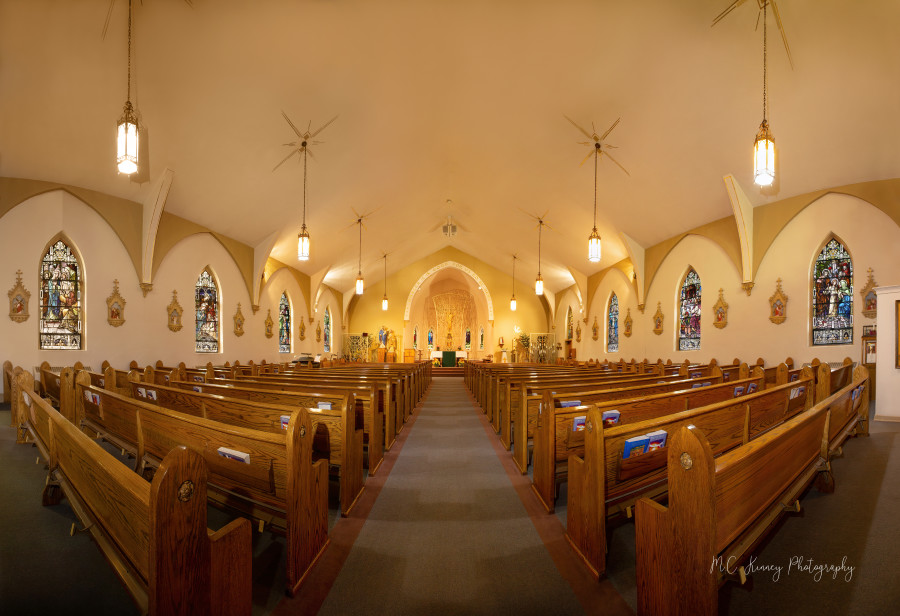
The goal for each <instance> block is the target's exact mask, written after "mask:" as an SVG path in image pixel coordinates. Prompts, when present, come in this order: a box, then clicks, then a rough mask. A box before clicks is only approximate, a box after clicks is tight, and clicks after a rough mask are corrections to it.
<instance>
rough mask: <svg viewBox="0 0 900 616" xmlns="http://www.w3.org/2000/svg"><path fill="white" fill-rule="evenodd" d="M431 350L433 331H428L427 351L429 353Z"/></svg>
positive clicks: (432, 346)
mask: <svg viewBox="0 0 900 616" xmlns="http://www.w3.org/2000/svg"><path fill="white" fill-rule="evenodd" d="M433 348H434V330H433V329H429V330H428V350H429V351H430V350H431V349H433Z"/></svg>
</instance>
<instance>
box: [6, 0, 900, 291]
mask: <svg viewBox="0 0 900 616" xmlns="http://www.w3.org/2000/svg"><path fill="white" fill-rule="evenodd" d="M761 1H762V0H749V1H747V2H743V3H741V4H740V6H738V7H736V8H735V9H734V10H733V11H732V12H731V13H730V14H729V15H728V16H727V17H726V18H724V19H723V20H722V21H721V22H720V23H719V24H717V25H716V26H715V27H711V25H710V24H711V23H712V20H713V19H714V18H715V17H716V16H717V15H718V14H719V13H720V12H722V11H723V10H724V9H725V8H726V7H727V6H728V5H729V3H730V0H690V1H685V0H683V1H680V2H672V1H671V0H648V1H644V2H622V1H621V0H615V1H614V0H590V1H588V0H580V1H579V0H556V1H553V2H549V1H537V0H494V1H490V0H484V1H482V0H454V1H447V0H444V1H441V0H382V1H380V2H365V1H363V0H290V1H289V0H270V1H266V2H252V3H251V2H246V1H245V0H216V1H215V2H213V1H212V0H192V2H190V3H188V2H178V1H175V0H144V1H143V2H135V4H134V48H133V49H134V51H133V61H132V71H133V83H132V96H131V99H132V101H133V102H134V104H135V106H136V108H137V110H138V112H139V113H140V116H141V119H142V122H143V125H144V127H145V129H146V135H147V142H148V145H149V162H148V165H147V167H146V168H145V169H144V174H143V175H144V177H143V178H142V180H143V181H142V182H135V181H131V180H130V179H129V178H127V177H125V176H120V175H117V174H116V170H115V165H114V157H115V153H114V142H113V136H114V135H113V133H114V127H115V122H116V120H117V119H118V118H119V116H120V115H121V112H122V106H123V104H124V101H125V95H126V57H127V54H126V39H127V36H126V31H127V6H128V5H127V1H126V0H114V2H113V3H112V10H111V14H110V23H109V29H108V32H107V35H106V37H105V39H104V38H103V37H101V32H102V29H103V26H104V22H105V20H106V16H107V12H108V10H109V7H110V2H109V0H80V1H78V2H59V1H51V0H28V1H27V2H26V1H24V0H0V176H7V177H23V178H31V179H40V180H49V181H55V182H62V183H66V184H73V185H78V186H84V187H87V188H90V189H93V190H98V191H102V192H105V193H109V194H112V195H116V196H120V197H124V198H128V199H132V200H135V201H138V202H143V201H144V200H145V199H147V198H148V195H150V194H152V192H153V190H154V187H155V184H156V183H157V182H158V181H159V178H160V177H161V175H162V173H163V171H164V170H165V169H171V170H172V171H173V172H174V181H173V183H172V187H171V190H170V192H169V194H168V200H167V202H166V210H167V211H169V212H171V213H173V214H177V215H179V216H182V217H184V218H187V219H189V220H192V221H195V222H197V223H200V224H203V225H206V226H208V227H210V228H212V229H214V230H216V231H219V232H221V233H224V234H226V235H229V236H231V237H234V238H236V239H238V240H240V241H242V242H245V243H247V244H249V245H251V246H258V245H266V239H267V238H270V237H272V236H273V234H274V237H275V238H276V241H275V243H274V248H273V249H272V254H271V256H273V257H274V258H276V259H279V260H280V261H283V262H285V263H287V264H289V265H291V266H294V267H296V268H298V269H300V270H301V271H303V272H305V273H306V274H309V275H311V276H313V275H319V276H322V275H324V276H325V278H324V280H325V282H326V283H327V284H329V285H331V286H333V287H335V288H337V289H339V290H341V291H345V290H348V289H349V288H350V287H351V286H352V284H353V279H354V278H355V277H356V270H357V259H358V241H359V240H358V231H357V228H356V227H355V226H353V222H354V221H355V219H356V214H355V213H354V212H358V213H362V214H365V213H370V212H371V215H370V216H369V217H367V218H366V221H365V225H366V226H365V229H364V231H363V240H362V270H363V274H364V275H365V276H366V279H367V281H370V284H371V282H374V281H377V280H380V279H381V277H382V276H383V267H382V263H381V262H380V258H381V256H382V254H384V253H385V252H387V253H389V257H388V272H389V273H390V272H392V271H395V270H397V269H399V268H400V267H402V266H403V265H406V264H408V263H411V262H413V261H415V260H417V259H420V258H422V257H424V256H425V255H428V254H430V253H431V252H434V251H435V250H437V249H438V248H440V247H442V246H445V245H447V244H452V245H454V246H456V247H457V248H459V249H461V250H463V251H465V252H468V253H470V254H473V255H476V256H478V257H479V258H481V259H482V260H484V261H485V262H487V263H489V264H491V265H494V266H495V267H497V268H499V269H501V270H504V271H508V270H511V267H512V255H513V253H518V255H519V256H520V257H521V261H520V262H519V264H518V266H517V277H519V278H520V279H522V280H525V281H529V280H533V278H534V275H535V274H536V272H537V267H538V261H537V239H538V237H537V235H538V233H537V227H536V222H535V220H534V219H533V218H532V216H533V215H542V214H544V213H545V212H546V218H545V220H546V222H547V223H548V224H549V225H550V228H549V229H544V233H543V244H542V251H541V259H542V262H541V270H542V273H543V277H544V279H545V281H546V283H547V286H548V288H549V289H550V290H552V291H559V290H561V289H563V288H565V287H568V286H569V285H571V284H572V282H573V275H572V272H571V271H570V269H569V268H572V269H574V270H576V271H577V272H580V273H582V274H584V275H588V276H589V275H591V274H593V273H595V272H597V271H599V270H601V269H603V268H605V267H608V266H610V265H612V264H613V263H615V262H617V261H619V260H621V259H623V258H625V257H626V256H627V254H626V250H625V247H624V243H623V240H622V238H621V236H620V233H625V234H628V235H629V236H630V237H632V238H634V239H635V240H636V241H637V242H638V243H639V244H641V245H643V246H644V247H648V246H650V245H652V244H655V243H657V242H659V241H661V240H663V239H665V238H667V237H670V236H672V235H675V234H676V233H679V232H683V231H685V230H687V229H690V228H693V227H695V226H698V225H701V224H704V223H707V222H710V221H712V220H716V219H719V218H722V217H725V216H729V215H730V214H731V211H732V210H731V206H730V203H729V200H728V196H727V193H726V191H725V189H724V184H723V182H722V177H723V176H724V175H726V174H733V175H734V176H735V178H736V179H737V180H738V182H739V183H740V184H741V185H742V186H743V188H744V190H745V191H746V192H747V194H748V196H749V197H750V199H751V201H752V202H753V203H754V204H755V205H760V204H763V203H767V202H771V201H775V200H779V199H783V198H786V197H790V196H793V195H797V194H801V193H805V192H809V191H812V190H815V189H819V188H823V187H828V186H836V185H840V184H848V183H853V182H860V181H865V180H876V179H885V178H892V177H896V176H897V175H898V172H897V170H898V169H900V148H898V145H897V144H898V142H900V121H898V111H900V80H898V75H900V37H898V36H897V32H898V31H900V2H896V1H895V0H883V1H876V0H856V1H854V2H846V1H842V0H780V1H779V3H778V8H779V12H780V15H781V19H782V22H783V24H784V28H785V32H786V34H787V37H788V40H789V43H790V46H791V52H792V55H793V63H794V67H793V69H792V68H791V66H790V64H789V63H788V60H787V56H786V53H785V49H784V46H783V44H782V42H781V38H780V35H779V33H778V30H777V28H775V25H774V23H773V20H772V18H771V15H770V16H769V41H768V51H769V55H768V69H769V70H768V75H769V100H770V113H769V116H770V123H771V126H772V130H773V132H774V135H775V139H776V144H777V147H778V155H779V157H778V161H779V162H778V178H779V179H778V180H777V182H776V184H775V186H774V187H773V188H771V189H768V190H766V191H765V192H763V191H760V190H759V189H758V188H756V187H754V186H753V184H752V179H751V174H750V171H751V169H750V162H751V156H750V154H751V144H752V140H753V137H754V135H755V133H756V129H757V127H758V125H759V123H760V121H761V119H762V117H761V116H762V28H761V26H760V28H759V29H758V30H757V29H756V23H757V15H758V13H759V3H760V2H761ZM282 111H284V112H285V113H286V114H287V115H288V116H289V117H290V118H291V119H292V120H293V121H294V123H295V124H296V125H297V126H298V127H300V129H301V130H305V129H306V127H307V126H308V125H309V126H311V128H312V129H315V128H317V127H319V126H321V125H323V124H325V123H326V122H327V121H328V120H329V119H331V118H332V117H333V116H335V115H337V116H339V117H338V119H337V120H336V121H335V122H334V123H333V124H331V125H330V126H328V127H327V128H326V129H325V130H324V131H323V132H322V133H321V134H320V135H319V136H318V137H317V140H319V141H321V142H322V143H317V144H314V145H312V146H311V151H312V153H313V154H314V156H315V158H314V159H310V161H309V169H308V186H309V193H308V208H309V209H308V213H307V223H308V225H309V228H310V232H311V234H312V241H313V258H312V259H311V260H310V261H309V262H305V263H300V262H298V261H297V259H296V236H297V232H298V230H299V225H300V216H301V211H300V206H301V192H302V183H303V182H302V180H303V173H302V165H301V164H298V157H294V158H293V159H291V160H289V161H288V162H287V163H285V164H284V165H282V166H281V167H279V168H278V169H277V170H275V171H273V168H274V167H275V166H276V165H277V164H278V163H279V161H281V160H282V159H283V158H284V157H285V156H286V155H287V154H288V153H289V152H290V149H289V148H288V147H286V146H285V145H283V144H285V143H288V142H291V141H294V140H295V137H296V136H295V135H294V133H293V131H292V130H291V128H290V126H289V125H288V124H287V122H285V120H284V119H283V118H282ZM564 116H568V117H570V118H572V120H574V121H575V122H577V123H578V124H580V125H581V126H584V127H586V128H587V129H588V131H591V130H592V129H591V125H592V123H593V124H594V126H595V127H596V130H597V132H598V133H602V132H603V131H605V130H606V129H607V128H608V127H609V126H610V125H611V124H612V123H613V122H614V121H615V120H616V119H617V118H621V122H620V123H619V124H618V126H617V127H616V128H615V129H614V130H613V131H612V133H611V134H610V135H609V137H608V138H607V141H608V143H610V144H613V145H616V146H618V147H617V148H616V149H614V150H611V152H612V153H613V155H614V156H615V158H616V160H617V161H618V162H620V163H621V164H622V165H623V166H624V167H625V168H627V170H628V172H629V173H630V175H626V174H625V173H624V172H623V171H622V170H621V169H620V168H619V167H617V166H616V165H615V164H613V163H612V162H611V161H610V160H609V159H606V158H603V159H601V160H600V165H599V188H598V197H599V213H598V227H599V230H600V234H601V236H602V237H603V252H604V255H603V260H602V261H601V262H600V263H599V264H591V263H589V262H588V260H587V255H586V252H587V246H586V244H587V236H588V234H589V232H590V229H591V226H592V208H593V194H594V193H593V166H592V164H591V162H590V160H588V162H587V163H585V164H584V165H580V163H581V161H582V159H584V157H585V155H587V154H588V153H589V152H590V147H589V146H588V145H582V144H580V143H579V142H584V141H585V140H586V139H585V136H584V135H583V134H582V133H581V132H579V131H578V130H577V129H576V128H575V127H574V126H573V125H572V124H570V123H569V122H568V121H567V120H566V118H565V117H564ZM448 215H449V216H451V217H452V219H453V221H454V222H455V223H456V224H457V225H458V229H459V230H458V233H457V235H456V236H455V237H453V238H448V237H446V236H445V235H443V234H442V232H441V229H440V225H441V223H442V222H446V219H447V217H448Z"/></svg>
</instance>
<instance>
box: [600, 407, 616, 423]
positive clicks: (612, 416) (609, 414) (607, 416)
mask: <svg viewBox="0 0 900 616" xmlns="http://www.w3.org/2000/svg"><path fill="white" fill-rule="evenodd" d="M602 417H603V425H604V426H614V425H615V424H617V423H619V411H617V410H615V409H613V410H610V411H603V416H602Z"/></svg>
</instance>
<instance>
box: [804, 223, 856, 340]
mask: <svg viewBox="0 0 900 616" xmlns="http://www.w3.org/2000/svg"><path fill="white" fill-rule="evenodd" d="M812 327H813V331H812V333H813V335H812V340H813V344H814V345H823V344H850V343H852V342H853V262H852V261H851V260H850V254H849V253H848V252H847V249H846V248H844V246H842V245H841V243H840V242H838V241H837V240H836V239H834V238H832V239H831V240H830V241H829V242H828V243H827V244H826V245H825V248H823V249H822V252H821V253H819V256H818V257H817V258H816V264H815V268H814V270H813V325H812Z"/></svg>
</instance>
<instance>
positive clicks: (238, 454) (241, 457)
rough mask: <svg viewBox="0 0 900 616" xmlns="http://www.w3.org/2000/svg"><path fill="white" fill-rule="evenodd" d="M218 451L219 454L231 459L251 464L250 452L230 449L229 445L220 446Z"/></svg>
mask: <svg viewBox="0 0 900 616" xmlns="http://www.w3.org/2000/svg"><path fill="white" fill-rule="evenodd" d="M216 451H218V452H219V455H220V456H222V457H223V458H228V459H230V460H237V461H238V462H243V463H244V464H250V454H249V453H245V452H243V451H237V450H235V449H228V447H219V449H217V450H216Z"/></svg>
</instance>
